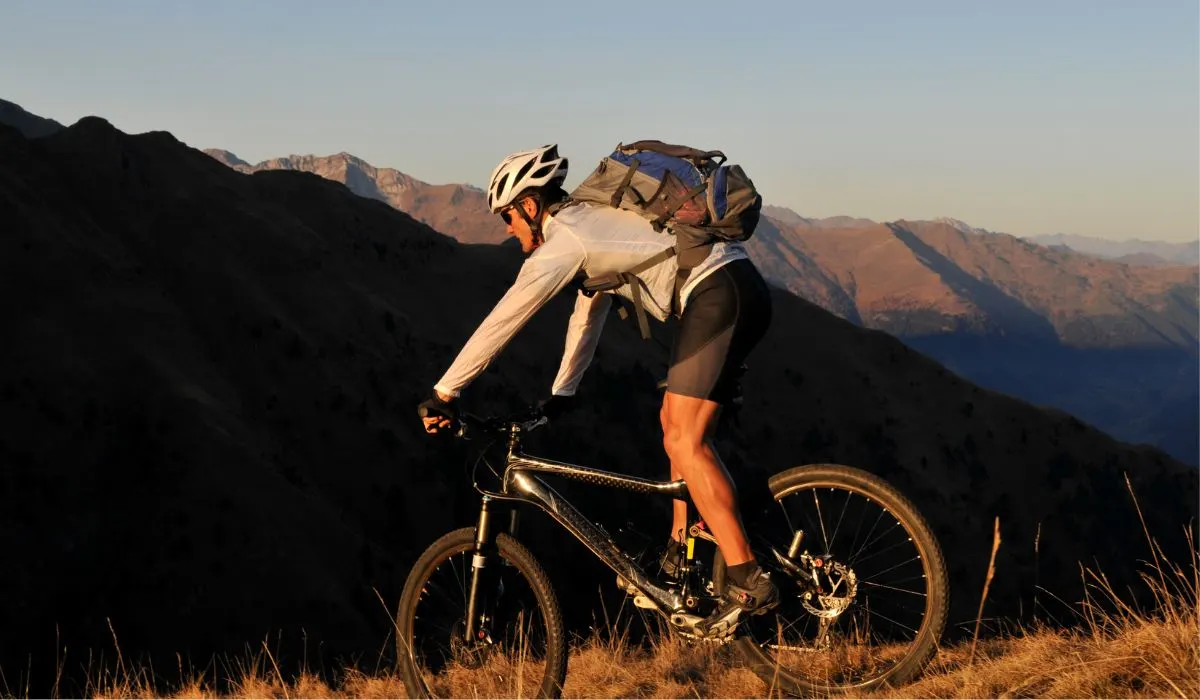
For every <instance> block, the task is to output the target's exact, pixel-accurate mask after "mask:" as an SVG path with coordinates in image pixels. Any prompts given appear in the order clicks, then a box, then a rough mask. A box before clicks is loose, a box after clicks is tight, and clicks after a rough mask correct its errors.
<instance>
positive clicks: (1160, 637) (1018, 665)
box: [55, 489, 1200, 699]
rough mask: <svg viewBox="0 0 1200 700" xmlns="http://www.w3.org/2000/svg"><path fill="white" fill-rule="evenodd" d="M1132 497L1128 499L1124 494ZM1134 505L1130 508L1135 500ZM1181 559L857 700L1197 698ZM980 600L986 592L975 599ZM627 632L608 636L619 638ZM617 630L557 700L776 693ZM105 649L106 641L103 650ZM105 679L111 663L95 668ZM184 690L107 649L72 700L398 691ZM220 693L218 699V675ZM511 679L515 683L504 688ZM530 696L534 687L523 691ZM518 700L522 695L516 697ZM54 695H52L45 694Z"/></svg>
mask: <svg viewBox="0 0 1200 700" xmlns="http://www.w3.org/2000/svg"><path fill="white" fill-rule="evenodd" d="M1131 494H1132V489H1131ZM1135 501H1136V499H1135ZM1187 533H1188V538H1189V542H1190V543H1191V547H1190V550H1191V552H1192V560H1191V561H1190V562H1188V563H1187V566H1180V565H1177V564H1174V563H1171V562H1168V561H1166V560H1165V558H1164V557H1163V555H1162V551H1161V549H1160V548H1159V547H1158V545H1157V543H1156V542H1155V541H1154V540H1153V539H1152V538H1151V537H1150V536H1149V533H1146V540H1147V542H1148V543H1149V545H1150V553H1151V557H1152V561H1151V562H1149V567H1148V570H1147V571H1146V572H1144V573H1143V574H1142V579H1143V582H1144V584H1145V586H1146V588H1147V590H1148V591H1149V592H1150V594H1151V598H1152V604H1151V605H1150V606H1148V608H1146V609H1140V608H1136V607H1134V606H1132V605H1130V604H1129V603H1127V602H1125V601H1124V600H1123V599H1122V598H1121V597H1119V596H1118V595H1117V593H1116V591H1115V590H1114V588H1113V587H1112V586H1111V585H1110V584H1109V582H1108V580H1107V578H1106V577H1105V576H1104V575H1103V574H1102V573H1096V572H1092V571H1089V570H1086V569H1085V570H1084V571H1083V572H1082V573H1083V576H1084V578H1085V582H1086V583H1087V590H1088V594H1087V596H1086V598H1085V600H1084V601H1083V603H1082V604H1081V606H1080V608H1079V611H1078V612H1079V614H1080V619H1081V620H1082V623H1081V624H1078V625H1075V626H1074V627H1071V628H1068V629H1062V628H1051V627H1048V626H1045V625H1041V626H1035V627H1031V628H1025V629H1021V630H1018V631H1016V632H1013V633H1009V634H1005V635H999V636H992V637H989V638H984V639H980V640H979V643H978V644H977V645H976V644H975V643H974V642H973V641H967V642H964V643H962V644H960V645H957V646H952V647H944V648H942V649H941V650H940V651H939V653H938V654H937V655H936V656H935V658H934V660H933V662H932V663H931V664H930V665H929V667H928V668H927V669H926V670H925V672H924V673H923V674H922V675H920V676H919V677H918V678H917V679H916V680H915V681H914V682H912V683H910V684H908V685H905V686H902V687H898V688H885V689H882V690H879V691H876V692H872V693H868V694H865V695H861V697H875V698H918V697H920V698H925V697H929V698H1002V697H1003V698H1020V697H1038V698H1101V697H1103V698H1113V697H1121V698H1168V697H1169V698H1200V552H1198V551H1197V550H1196V546H1195V545H1196V543H1195V541H1194V539H1192V531H1191V530H1190V529H1189V530H1188V531H1187ZM985 597H986V591H985ZM622 627H624V629H625V630H626V631H618V628H622ZM627 629H628V626H627V625H625V626H622V625H621V624H620V623H619V621H618V623H616V624H612V623H610V624H606V625H603V626H601V631H600V632H598V633H597V634H595V635H593V636H592V637H591V638H590V639H586V640H581V641H578V642H576V643H575V644H574V645H572V649H571V654H570V660H569V662H568V671H567V680H566V687H565V689H564V696H565V697H571V698H714V697H719V698H752V697H773V696H776V695H777V692H776V689H775V688H773V687H770V686H768V685H767V684H766V683H764V682H763V681H762V680H760V679H759V678H758V677H757V676H756V675H754V674H753V673H752V672H751V671H749V670H748V669H746V668H742V667H741V666H740V664H739V663H738V659H736V658H735V657H734V656H733V654H732V653H731V650H730V649H729V648H728V647H719V646H714V645H706V644H701V645H693V644H689V643H687V642H685V641H684V640H681V639H679V638H676V637H672V636H669V635H665V634H660V635H658V636H656V637H654V638H652V641H651V642H650V643H649V644H648V645H632V644H630V643H629V640H628V636H627ZM115 643H116V639H115V637H114V644H115ZM99 666H100V667H102V668H105V669H110V668H113V665H112V664H104V663H100V664H99ZM179 670H180V671H181V673H180V676H182V677H185V678H187V679H188V680H187V681H186V682H185V683H183V684H182V686H181V687H179V688H177V689H173V690H169V691H167V692H165V693H164V692H163V691H162V689H160V688H156V687H155V686H154V685H153V683H152V682H151V679H152V678H153V677H154V675H155V674H154V670H153V669H150V668H140V667H136V668H135V667H133V665H132V664H129V663H128V662H127V660H126V659H124V658H123V657H122V656H121V653H120V647H119V645H117V656H116V663H115V669H114V670H105V671H103V672H101V673H99V674H96V675H95V677H94V678H93V679H92V680H90V681H89V683H88V685H87V687H86V688H85V689H84V692H83V695H84V696H90V697H98V698H116V697H122V698H127V697H128V698H152V697H171V698H210V697H253V698H289V699H290V698H332V697H352V698H399V697H406V692H405V689H404V685H403V683H402V682H401V680H400V678H399V675H398V674H397V673H395V672H394V671H390V670H388V671H384V672H382V673H378V674H375V675H368V674H365V673H362V672H361V671H358V670H356V669H346V670H345V671H344V672H343V673H342V674H341V679H340V680H339V681H338V682H337V683H336V684H335V685H333V686H330V685H329V684H327V683H326V682H325V681H324V680H322V679H321V678H320V677H318V676H317V675H314V674H311V673H303V674H301V675H299V676H298V677H289V678H287V679H285V678H284V677H283V674H281V673H280V671H279V666H278V664H276V661H275V658H274V657H273V656H272V654H271V650H270V647H269V646H268V645H267V644H265V643H264V644H263V645H262V647H261V650H259V651H258V652H257V653H253V654H248V655H247V660H241V661H236V660H235V661H234V662H233V663H230V664H227V665H226V667H225V668H224V669H223V670H222V671H219V672H218V671H217V670H216V669H215V665H214V667H210V668H209V669H206V670H205V671H203V672H197V673H192V674H191V675H190V676H189V675H187V674H184V673H182V667H181V668H180V669H179ZM538 670H539V669H538V668H537V665H536V664H532V663H529V662H525V661H522V660H520V659H509V658H503V657H500V658H494V659H492V660H490V661H489V662H488V664H486V665H485V666H484V667H483V668H480V669H475V670H469V669H465V668H451V669H449V670H447V671H446V672H445V673H444V674H442V677H440V678H439V679H437V680H436V681H435V682H434V684H432V686H433V687H434V688H435V691H437V692H438V693H439V694H448V695H451V696H453V697H459V698H491V697H504V696H511V695H512V690H513V688H514V687H524V688H529V687H530V686H529V682H530V677H531V676H533V677H535V676H536V673H537V672H538ZM218 675H220V676H221V678H222V679H223V680H224V683H222V684H220V687H222V688H227V689H228V690H226V691H224V692H218V691H217V690H216V688H217V687H218V684H217V683H216V680H217V678H216V677H217V676H218ZM514 679H519V680H516V681H515V682H516V683H517V685H514ZM532 682H533V683H534V686H533V687H535V688H536V681H532ZM522 694H523V695H524V696H526V697H528V696H529V691H528V690H527V691H526V692H525V693H522ZM55 695H57V693H55Z"/></svg>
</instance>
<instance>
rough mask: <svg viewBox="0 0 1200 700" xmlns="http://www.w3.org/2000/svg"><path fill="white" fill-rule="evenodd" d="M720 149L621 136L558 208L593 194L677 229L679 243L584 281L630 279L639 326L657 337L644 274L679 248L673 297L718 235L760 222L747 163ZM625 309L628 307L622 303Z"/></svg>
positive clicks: (735, 236) (593, 286)
mask: <svg viewBox="0 0 1200 700" xmlns="http://www.w3.org/2000/svg"><path fill="white" fill-rule="evenodd" d="M725 161H726V158H725V154H724V153H722V152H721V151H701V150H699V149H695V148H690V147H688V146H675V145H671V144H666V143H663V142H662V141H636V142H634V143H631V144H629V145H625V144H618V145H617V147H616V149H615V150H613V152H612V153H611V154H610V155H608V156H606V157H605V158H604V159H602V160H601V161H600V164H599V165H597V166H596V169H595V170H593V171H592V172H591V174H589V175H588V176H587V177H586V178H584V180H583V182H581V183H580V184H579V186H578V187H576V188H575V189H574V190H573V191H572V192H571V193H570V195H569V197H568V199H567V201H566V202H563V203H562V204H561V205H558V207H556V208H561V207H563V206H570V205H571V204H572V203H576V202H591V203H593V204H603V205H607V206H611V207H616V208H619V209H625V210H628V211H632V212H635V213H637V214H639V215H641V216H643V217H644V218H646V219H647V220H649V221H650V224H651V226H653V227H654V230H656V231H660V232H663V233H666V234H670V235H673V236H674V237H675V239H676V243H675V245H673V246H671V247H670V248H667V249H666V250H664V251H663V252H661V253H659V254H657V255H655V256H653V257H651V258H649V259H647V260H645V261H643V262H641V263H639V264H637V265H635V266H634V267H632V268H630V269H629V270H626V271H624V272H619V273H613V274H610V275H603V276H600V277H592V278H589V279H587V280H584V281H583V289H584V291H585V293H586V292H591V293H595V292H605V291H611V290H613V289H617V288H619V287H621V286H623V285H626V284H628V285H631V287H632V292H633V293H632V297H633V302H634V304H633V305H634V308H635V311H636V313H637V321H638V328H639V330H640V331H641V333H642V337H643V338H649V337H650V331H649V326H648V324H647V323H646V315H645V311H644V309H643V308H642V304H641V286H642V282H641V280H640V279H638V277H637V275H638V274H639V273H641V272H643V271H645V270H648V269H650V268H651V267H654V266H655V265H657V264H659V263H661V262H663V261H664V260H667V259H668V258H670V257H672V256H674V255H678V256H679V277H678V278H677V280H676V285H675V294H674V295H673V300H672V301H673V304H675V308H676V309H678V303H679V299H678V297H679V290H680V287H681V286H682V285H683V282H684V280H686V279H687V276H688V274H689V273H690V272H691V269H692V268H693V267H695V266H696V265H698V264H699V263H700V262H701V261H703V260H704V258H706V257H708V254H709V251H710V250H711V249H712V244H713V243H714V242H716V241H744V240H746V239H748V238H750V236H752V235H753V234H754V229H755V227H756V226H757V225H758V218H759V211H760V210H761V209H762V197H761V196H760V195H759V193H758V190H756V189H755V187H754V183H753V182H751V180H750V178H749V177H747V176H746V173H745V171H743V170H742V167H741V166H740V165H727V164H726V163H725ZM620 310H621V315H622V317H626V316H627V315H628V312H627V311H626V310H625V309H624V308H622V309H620Z"/></svg>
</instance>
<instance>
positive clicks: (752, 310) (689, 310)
mask: <svg viewBox="0 0 1200 700" xmlns="http://www.w3.org/2000/svg"><path fill="white" fill-rule="evenodd" d="M770 324H771V292H770V290H769V289H768V288H767V284H766V282H764V281H763V278H762V275H760V274H759V272H758V268H756V267H755V266H754V263H752V262H750V261H749V260H747V259H745V258H742V259H739V260H734V261H733V262H731V263H727V264H725V265H722V266H721V267H719V268H717V269H716V270H715V271H713V272H712V273H711V274H709V275H708V277H705V278H704V279H703V280H702V281H701V282H700V283H699V284H697V285H696V287H695V288H693V289H692V293H691V294H690V295H689V297H688V303H687V307H686V308H684V310H683V316H682V317H681V318H680V319H679V331H678V332H677V333H676V334H675V340H674V343H673V345H672V347H671V367H670V369H669V370H668V371H667V391H669V392H671V393H673V394H682V395H684V396H693V397H695V398H698V399H708V400H710V401H715V402H717V403H719V404H722V405H726V404H728V403H730V402H731V401H732V400H733V399H734V397H735V396H736V395H737V392H738V380H739V379H740V378H741V374H742V366H743V363H744V362H745V361H746V357H747V356H748V355H749V354H750V351H751V350H753V349H754V346H756V345H758V342H759V341H760V340H762V337H763V335H765V334H766V332H767V327H768V326H769V325H770Z"/></svg>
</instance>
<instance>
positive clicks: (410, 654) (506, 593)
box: [396, 528, 567, 698]
mask: <svg viewBox="0 0 1200 700" xmlns="http://www.w3.org/2000/svg"><path fill="white" fill-rule="evenodd" d="M494 550H495V551H493V552H492V553H491V554H490V556H489V557H488V559H489V561H488V563H487V565H486V566H485V567H484V568H483V569H481V574H482V575H481V577H480V583H479V585H478V587H477V591H478V593H477V600H476V606H475V615H474V616H473V617H474V624H473V625H471V626H472V627H473V629H474V630H475V633H474V635H472V637H473V638H472V639H467V637H466V629H467V614H468V613H467V611H468V609H469V605H468V603H469V601H468V599H469V597H470V590H471V578H472V561H473V559H474V556H475V529H474V528H463V529H461V530H455V531H454V532H451V533H448V534H447V535H445V536H443V537H442V538H441V539H439V540H438V541H436V542H434V543H433V544H432V545H430V546H429V548H428V549H426V550H425V553H424V554H422V555H421V557H420V558H419V559H418V560H417V563H416V564H414V565H413V568H412V571H411V572H410V573H409V575H408V580H407V581H405V584H404V592H403V593H402V594H401V596H400V606H399V610H398V612H397V615H396V656H397V659H398V663H399V666H400V675H401V677H402V678H403V680H404V686H405V688H406V689H407V690H408V693H409V696H410V697H414V698H418V697H422V698H424V697H456V698H460V697H488V698H502V697H514V698H515V697H551V698H556V697H559V696H560V695H561V694H562V685H563V681H564V679H565V677H566V674H567V643H566V638H565V635H564V633H563V622H562V614H561V612H560V610H559V607H558V599H557V597H556V596H555V595H554V589H553V587H552V586H551V585H550V579H549V577H547V576H546V572H545V571H544V570H543V569H542V567H541V565H540V564H539V563H538V562H537V560H536V559H534V557H533V555H532V554H531V553H530V552H529V550H528V549H526V548H525V547H524V545H522V544H521V543H520V542H517V541H516V540H515V539H513V538H512V537H510V536H509V535H507V534H505V533H499V534H498V535H497V536H496V546H495V548H494Z"/></svg>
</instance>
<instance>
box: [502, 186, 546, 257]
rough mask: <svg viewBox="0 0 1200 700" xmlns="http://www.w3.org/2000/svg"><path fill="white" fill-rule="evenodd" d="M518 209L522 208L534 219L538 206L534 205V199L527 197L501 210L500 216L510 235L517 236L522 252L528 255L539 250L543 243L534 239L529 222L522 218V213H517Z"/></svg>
mask: <svg viewBox="0 0 1200 700" xmlns="http://www.w3.org/2000/svg"><path fill="white" fill-rule="evenodd" d="M517 207H522V208H523V209H524V210H525V213H526V214H527V215H528V217H529V218H530V219H532V218H533V215H534V213H535V212H537V206H536V205H535V204H534V203H533V200H532V199H530V198H529V197H526V198H524V199H521V200H518V201H517V202H515V203H513V204H512V205H511V206H508V207H506V208H504V209H502V210H500V216H501V218H503V219H504V224H505V225H506V226H507V227H508V228H507V233H508V235H510V236H515V237H516V239H517V240H518V241H520V242H521V251H522V252H524V253H525V254H526V255H528V254H529V253H532V252H533V251H535V250H537V248H538V246H540V245H541V244H542V242H541V241H540V240H537V239H535V238H534V235H533V231H531V230H530V229H529V221H527V220H526V218H525V217H524V216H521V212H519V211H517Z"/></svg>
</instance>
